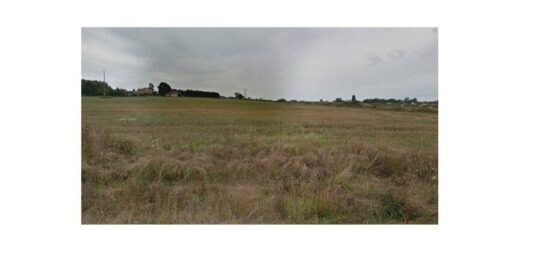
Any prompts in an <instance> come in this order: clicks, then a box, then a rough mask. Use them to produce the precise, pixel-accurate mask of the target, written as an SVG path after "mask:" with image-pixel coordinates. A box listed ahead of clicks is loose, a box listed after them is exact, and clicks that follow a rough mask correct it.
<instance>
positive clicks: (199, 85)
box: [82, 28, 438, 100]
mask: <svg viewBox="0 0 550 259" xmlns="http://www.w3.org/2000/svg"><path fill="white" fill-rule="evenodd" d="M437 39H438V36H437V29H435V28H83V29H82V78H84V79H95V80H103V72H102V71H103V70H106V77H107V82H108V83H109V84H110V85H111V86H113V87H119V88H125V89H128V90H131V89H133V88H136V89H137V88H142V87H146V86H147V85H148V83H149V82H151V83H153V84H154V85H155V89H156V86H158V84H159V83H160V82H163V81H164V82H167V83H168V84H169V85H170V86H172V88H176V89H182V90H185V89H195V90H204V91H216V92H219V93H220V94H222V95H224V96H232V95H233V93H234V92H237V91H238V92H242V91H243V90H242V89H244V88H246V89H248V96H250V97H253V98H259V97H262V98H269V99H278V98H286V99H298V100H319V99H325V100H333V99H335V98H336V97H342V98H343V99H351V95H353V94H355V95H356V96H357V99H360V100H362V99H365V98H374V97H382V98H404V97H411V98H414V97H416V98H418V99H420V100H435V99H437V46H438V44H437Z"/></svg>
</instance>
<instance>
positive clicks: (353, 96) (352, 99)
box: [351, 95, 357, 103]
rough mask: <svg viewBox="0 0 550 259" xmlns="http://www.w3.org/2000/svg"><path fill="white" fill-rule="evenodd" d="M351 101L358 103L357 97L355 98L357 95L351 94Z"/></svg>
mask: <svg viewBox="0 0 550 259" xmlns="http://www.w3.org/2000/svg"><path fill="white" fill-rule="evenodd" d="M351 102H353V103H356V102H357V99H355V95H352V96H351Z"/></svg>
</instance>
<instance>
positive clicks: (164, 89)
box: [158, 82, 172, 96]
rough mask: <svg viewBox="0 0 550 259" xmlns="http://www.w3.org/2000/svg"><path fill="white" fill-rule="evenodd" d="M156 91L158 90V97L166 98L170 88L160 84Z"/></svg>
mask: <svg viewBox="0 0 550 259" xmlns="http://www.w3.org/2000/svg"><path fill="white" fill-rule="evenodd" d="M158 89H159V91H158V92H159V95H160V96H166V95H167V94H169V93H170V91H172V87H170V85H169V84H167V83H165V82H161V83H160V84H159V86H158Z"/></svg>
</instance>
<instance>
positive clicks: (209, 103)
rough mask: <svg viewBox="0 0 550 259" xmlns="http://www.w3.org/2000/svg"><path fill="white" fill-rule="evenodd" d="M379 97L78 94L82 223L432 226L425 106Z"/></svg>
mask: <svg viewBox="0 0 550 259" xmlns="http://www.w3.org/2000/svg"><path fill="white" fill-rule="evenodd" d="M382 106H383V104H377V106H374V105H365V104H360V105H353V106H346V105H321V104H304V103H300V102H261V101H252V100H238V99H221V98H220V99H210V98H190V97H155V96H151V97H111V98H100V97H82V172H81V174H82V197H81V198H82V222H83V223H85V224H89V223H92V224H94V223H115V224H121V223H142V224H149V223H163V224H164V223H165V224H169V223H195V224H198V223H259V224H263V223H267V224H272V223H300V224H332V223H346V224H356V223H360V224H365V223H368V224H386V223H428V224H436V223H437V222H438V127H437V125H438V118H437V110H436V109H435V110H434V109H432V110H431V112H421V111H424V110H420V109H419V110H415V109H410V110H406V111H403V110H399V109H394V108H391V107H390V108H388V109H387V110H386V109H381V107H382ZM392 109H393V110H392Z"/></svg>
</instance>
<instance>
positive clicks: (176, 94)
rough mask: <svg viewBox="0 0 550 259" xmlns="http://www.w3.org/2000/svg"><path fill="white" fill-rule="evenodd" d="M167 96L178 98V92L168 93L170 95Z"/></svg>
mask: <svg viewBox="0 0 550 259" xmlns="http://www.w3.org/2000/svg"><path fill="white" fill-rule="evenodd" d="M168 96H172V97H178V91H177V90H172V91H170V93H168Z"/></svg>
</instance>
